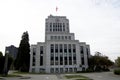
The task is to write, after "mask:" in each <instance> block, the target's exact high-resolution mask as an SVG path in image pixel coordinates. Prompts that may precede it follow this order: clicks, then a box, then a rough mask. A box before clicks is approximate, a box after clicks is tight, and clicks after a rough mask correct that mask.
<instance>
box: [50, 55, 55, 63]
mask: <svg viewBox="0 0 120 80" xmlns="http://www.w3.org/2000/svg"><path fill="white" fill-rule="evenodd" d="M50 61H51V62H50V64H51V65H54V57H51V59H50Z"/></svg>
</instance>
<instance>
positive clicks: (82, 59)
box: [81, 57, 84, 65]
mask: <svg viewBox="0 0 120 80" xmlns="http://www.w3.org/2000/svg"><path fill="white" fill-rule="evenodd" d="M81 61H82V65H84V57H82V58H81Z"/></svg>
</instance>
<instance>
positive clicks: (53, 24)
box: [53, 23, 55, 31]
mask: <svg viewBox="0 0 120 80" xmlns="http://www.w3.org/2000/svg"><path fill="white" fill-rule="evenodd" d="M53 31H55V23H53Z"/></svg>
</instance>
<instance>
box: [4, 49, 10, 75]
mask: <svg viewBox="0 0 120 80" xmlns="http://www.w3.org/2000/svg"><path fill="white" fill-rule="evenodd" d="M8 54H9V51H6V53H5V61H4V69H3V76H7V74H8Z"/></svg>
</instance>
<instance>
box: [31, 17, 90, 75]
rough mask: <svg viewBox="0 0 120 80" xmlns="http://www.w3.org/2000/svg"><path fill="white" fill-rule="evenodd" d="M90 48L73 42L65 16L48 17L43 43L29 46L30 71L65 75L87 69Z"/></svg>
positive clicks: (75, 41)
mask: <svg viewBox="0 0 120 80" xmlns="http://www.w3.org/2000/svg"><path fill="white" fill-rule="evenodd" d="M89 57H90V47H89V45H88V44H86V43H85V42H79V40H75V36H74V33H70V30H69V20H68V19H67V18H66V16H52V15H50V16H48V18H46V20H45V42H38V43H37V44H36V45H31V51H30V69H29V72H35V73H41V72H45V73H67V72H76V71H82V70H85V69H87V68H88V58H89Z"/></svg>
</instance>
